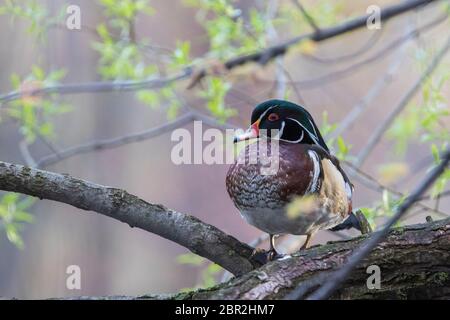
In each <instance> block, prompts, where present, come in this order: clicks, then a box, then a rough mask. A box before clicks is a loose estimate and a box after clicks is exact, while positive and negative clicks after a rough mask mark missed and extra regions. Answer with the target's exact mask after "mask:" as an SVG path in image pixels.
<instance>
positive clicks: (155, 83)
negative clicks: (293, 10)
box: [0, 0, 439, 106]
mask: <svg viewBox="0 0 450 320" xmlns="http://www.w3.org/2000/svg"><path fill="white" fill-rule="evenodd" d="M437 1H439V0H409V1H403V2H401V3H399V4H395V5H392V6H389V7H386V8H384V9H382V10H381V12H380V14H381V21H387V20H389V19H391V18H393V17H395V16H398V15H400V14H402V13H405V12H408V11H411V10H414V9H416V8H419V7H422V6H424V5H427V4H429V3H431V2H437ZM368 17H369V15H367V14H366V15H362V16H359V17H356V18H353V19H351V20H348V21H346V22H343V23H341V24H338V25H335V26H332V27H329V28H321V29H319V30H318V31H314V32H312V33H307V34H302V35H299V36H297V37H294V38H292V39H290V40H288V41H286V42H284V43H281V44H279V45H275V46H272V47H269V48H266V49H264V50H261V51H258V52H255V53H251V54H247V55H242V56H238V57H235V58H231V59H229V60H227V61H225V62H224V63H223V66H224V68H225V70H227V71H230V70H232V69H234V68H236V67H239V66H242V65H244V64H247V63H250V62H256V63H258V64H260V65H266V64H267V63H268V62H269V61H271V60H273V59H275V58H276V57H278V56H280V55H284V54H285V53H286V52H287V51H288V50H289V49H290V48H291V47H293V46H295V45H297V44H299V43H300V42H302V41H304V40H308V39H309V40H312V41H314V42H320V41H324V40H327V39H330V38H333V37H336V36H339V35H342V34H345V33H348V32H350V31H353V30H356V29H358V28H363V27H365V26H366V21H367V18H368ZM208 72H209V70H208V69H207V68H200V69H199V70H197V71H194V69H193V67H187V68H185V69H184V70H182V71H180V72H178V73H177V74H174V75H172V76H169V77H166V78H152V79H147V80H143V81H111V82H107V81H105V82H88V83H74V84H60V85H54V86H48V87H43V88H38V89H34V90H27V91H14V92H10V93H7V94H3V95H0V106H1V104H2V103H6V102H9V101H13V100H17V99H20V98H22V97H23V96H36V95H45V94H51V93H59V94H77V93H86V92H106V91H132V90H142V89H146V90H150V89H160V88H163V87H165V86H167V85H170V84H172V83H174V82H177V81H180V80H184V79H187V78H189V77H192V81H191V83H190V85H189V86H188V88H191V87H193V86H195V85H196V84H197V83H198V82H199V81H200V80H201V79H202V78H204V77H205V76H206V75H207V74H208Z"/></svg>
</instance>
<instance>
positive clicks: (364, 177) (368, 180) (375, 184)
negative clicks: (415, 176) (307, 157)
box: [342, 160, 449, 218]
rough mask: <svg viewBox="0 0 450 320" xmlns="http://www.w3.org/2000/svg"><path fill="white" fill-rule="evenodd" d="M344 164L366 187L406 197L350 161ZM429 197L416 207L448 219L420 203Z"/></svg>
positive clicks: (439, 212) (441, 213)
mask: <svg viewBox="0 0 450 320" xmlns="http://www.w3.org/2000/svg"><path fill="white" fill-rule="evenodd" d="M342 163H343V164H344V165H346V166H348V168H349V169H350V170H349V172H350V174H352V173H356V174H357V175H356V176H355V178H359V179H358V180H359V181H360V182H361V183H363V184H364V185H365V186H366V187H368V188H370V189H372V190H375V191H378V192H380V193H381V192H383V191H384V190H387V191H389V192H390V193H392V194H394V195H396V196H398V197H404V196H405V194H403V193H402V192H400V191H397V190H395V189H394V188H391V187H388V186H386V185H383V184H382V183H380V182H379V181H378V180H377V179H375V178H374V177H372V176H371V175H369V174H368V173H367V172H364V171H363V170H361V169H359V168H358V167H356V166H355V165H354V164H352V163H351V162H349V161H345V160H344V161H342ZM426 199H427V197H422V198H420V199H419V200H418V202H417V203H416V206H418V207H420V208H421V210H422V211H431V212H434V213H436V214H438V215H440V216H441V217H444V218H445V217H448V216H449V215H448V214H447V213H445V212H442V211H438V210H435V208H432V207H430V206H427V205H426V204H424V203H422V202H419V201H422V200H426Z"/></svg>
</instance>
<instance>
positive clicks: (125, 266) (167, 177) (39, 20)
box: [0, 0, 450, 298]
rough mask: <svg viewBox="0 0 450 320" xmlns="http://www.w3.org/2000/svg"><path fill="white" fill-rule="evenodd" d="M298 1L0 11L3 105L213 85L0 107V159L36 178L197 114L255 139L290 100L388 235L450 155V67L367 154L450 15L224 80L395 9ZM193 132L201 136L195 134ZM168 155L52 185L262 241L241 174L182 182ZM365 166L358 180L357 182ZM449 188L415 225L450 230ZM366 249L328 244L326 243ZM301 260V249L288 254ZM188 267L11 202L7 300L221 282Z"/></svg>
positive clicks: (106, 224)
mask: <svg viewBox="0 0 450 320" xmlns="http://www.w3.org/2000/svg"><path fill="white" fill-rule="evenodd" d="M300 2H301V3H300ZM300 2H299V1H295V0H294V1H292V0H268V1H262V0H241V1H225V0H219V1H207V0H185V1H181V0H180V1H178V0H169V1H163V0H151V1H141V0H135V1H132V0H124V1H112V0H99V1H88V0H85V1H82V0H79V1H76V0H71V1H69V2H68V1H63V0H48V1H44V0H40V1H11V0H0V30H1V32H0V38H1V43H2V44H1V45H0V66H1V72H0V96H1V95H4V94H7V93H9V92H12V91H14V90H21V89H22V90H23V89H29V88H39V87H41V86H48V85H53V84H55V83H85V82H91V81H101V80H118V81H126V80H136V81H141V80H144V79H147V78H153V77H166V76H170V75H172V74H176V73H179V72H181V71H183V70H185V69H184V68H185V67H187V66H194V68H195V67H203V66H209V68H210V70H214V71H215V72H214V74H213V75H208V76H206V77H205V78H204V79H202V80H201V81H199V82H198V83H194V86H193V88H190V89H188V88H187V87H188V86H189V84H192V77H186V78H185V79H183V80H180V81H175V82H172V83H170V84H169V85H167V86H165V87H164V88H161V89H158V90H134V91H117V92H94V93H92V92H86V93H81V94H67V95H58V94H52V95H47V96H43V97H21V98H19V99H16V100H14V101H1V99H0V160H2V161H7V162H12V163H21V164H30V163H31V164H32V162H33V160H35V161H39V159H42V158H43V157H46V156H48V155H51V154H54V153H55V152H58V150H64V149H66V148H68V147H72V146H77V145H80V144H85V143H89V142H92V141H99V140H103V139H111V138H115V137H121V136H124V135H127V134H130V133H135V132H140V131H144V130H147V129H150V128H153V127H156V126H159V125H161V124H163V123H166V122H167V121H172V120H173V119H176V118H177V117H179V116H180V115H183V114H184V113H185V112H186V110H191V111H192V110H195V112H200V113H202V114H204V115H208V116H210V117H211V118H214V119H216V120H217V125H218V126H228V125H230V127H231V125H234V126H237V127H242V128H244V127H247V126H248V124H249V119H250V114H251V111H252V109H253V107H254V106H255V105H256V104H257V103H258V102H261V101H263V100H266V99H269V98H277V97H278V98H286V99H288V100H292V101H294V102H297V103H300V104H303V105H304V106H306V108H307V109H308V110H309V111H310V112H311V113H312V115H313V116H314V118H315V119H316V121H317V122H318V124H319V127H321V128H322V132H323V133H325V134H326V136H327V139H328V142H329V143H330V145H332V146H333V150H334V152H335V153H336V154H338V155H339V157H340V158H341V159H342V160H343V161H345V162H348V165H346V166H345V170H348V171H349V172H351V176H352V182H353V183H354V184H355V189H356V190H355V194H354V207H356V208H359V207H362V208H363V212H364V213H365V214H366V215H367V216H368V217H369V219H370V220H371V222H372V223H374V224H376V225H377V226H379V225H381V224H382V222H383V217H385V216H388V215H389V214H390V213H391V212H392V209H393V208H394V207H395V206H396V205H398V203H399V201H401V199H403V197H402V196H401V195H400V197H399V194H398V192H401V193H403V194H407V192H408V191H409V190H410V189H411V188H412V187H413V186H414V185H415V184H416V183H417V182H418V181H420V179H421V178H422V177H423V176H424V174H425V173H426V172H427V170H428V169H429V168H430V167H431V166H432V164H433V157H434V158H436V157H438V156H437V155H438V152H439V150H443V148H444V147H445V146H446V145H448V141H450V139H449V135H450V133H449V129H448V128H450V120H449V116H448V115H449V105H448V101H449V99H450V85H449V83H450V82H449V76H450V55H449V54H446V55H445V56H444V58H443V59H442V61H440V64H439V66H438V67H437V69H436V70H435V71H434V72H433V74H432V76H431V77H429V78H428V79H427V80H426V81H423V82H421V85H420V87H419V90H418V92H417V93H416V94H414V95H413V99H411V101H408V104H407V106H406V107H405V108H404V109H403V110H401V112H400V113H399V115H398V116H397V117H395V119H392V120H393V122H392V123H389V125H388V128H387V130H384V131H383V132H382V136H381V137H380V139H379V141H378V140H377V141H376V143H375V144H374V145H373V147H371V148H370V149H367V150H365V148H366V146H367V145H368V141H370V139H371V137H373V134H374V132H376V130H377V128H378V127H379V125H381V124H382V123H383V122H384V121H385V120H386V117H388V116H389V114H390V112H392V111H393V110H394V109H395V108H396V107H397V106H398V105H399V103H401V101H402V99H403V98H404V96H405V95H406V94H407V93H408V91H409V90H411V88H412V87H413V86H414V84H415V83H416V82H417V81H418V79H420V77H421V74H422V73H423V72H424V70H425V69H426V67H427V66H428V65H429V64H430V63H431V62H432V60H433V59H434V57H435V55H436V53H437V52H438V51H439V50H440V49H441V47H442V46H443V45H444V44H445V43H446V42H447V41H449V39H450V32H449V30H450V28H449V27H450V23H449V21H448V20H449V19H448V16H449V14H450V13H449V12H450V11H449V10H448V6H447V5H448V1H436V2H435V3H432V4H430V5H428V6H427V7H426V8H422V9H420V10H415V11H411V12H409V13H406V14H403V15H400V16H398V17H395V18H393V19H391V20H389V21H387V22H383V23H382V24H381V28H380V29H374V30H369V29H368V28H361V29H360V30H357V31H354V32H351V33H349V34H344V35H340V36H338V37H335V38H332V39H329V40H327V41H324V42H321V43H314V42H312V41H303V42H301V43H300V44H299V45H296V46H295V47H293V48H291V50H289V51H288V52H287V54H285V55H282V56H280V57H278V58H276V59H275V60H274V61H273V62H271V63H269V64H267V65H266V66H260V65H258V64H248V65H245V66H242V67H238V68H236V69H235V70H232V71H231V72H229V73H226V74H225V73H223V72H221V71H222V70H221V67H220V63H219V62H220V61H224V60H226V59H229V58H232V57H236V56H239V55H241V54H245V53H251V52H254V51H258V50H261V49H264V48H267V47H268V46H270V45H275V44H278V43H281V42H282V41H285V40H288V39H290V38H292V37H294V36H297V35H301V34H304V33H308V32H312V31H314V25H317V26H319V27H329V26H333V25H336V24H338V23H340V22H343V21H345V20H347V19H349V18H351V17H356V16H360V15H364V14H366V9H367V8H368V7H369V6H371V5H376V6H379V7H385V6H389V5H392V4H394V3H397V1H392V0H383V1H381V0H380V1H374V0H368V1H365V0H361V1H349V0H339V1H334V0H333V1H332V0H315V1H312V0H308V1H307V0H304V1H303V0H301V1H300ZM68 5H78V6H79V7H80V9H81V22H82V26H81V30H69V29H68V28H67V27H66V17H67V16H68V14H67V13H66V8H67V7H68ZM302 8H303V9H305V10H306V11H307V12H308V14H307V15H305V13H304V11H302ZM307 16H309V17H310V18H312V20H313V21H314V23H312V24H311V22H310V21H309V22H308V19H307V18H306V17H307ZM424 26H425V27H424ZM3 97H4V96H3ZM212 125H213V124H212ZM184 127H185V128H188V129H192V123H190V124H185V125H184ZM204 127H207V126H206V125H204ZM173 145H174V142H171V140H170V131H169V132H166V133H164V134H161V135H158V136H157V137H154V138H152V139H147V140H144V141H141V142H139V143H132V144H124V145H123V146H120V147H118V148H113V149H107V150H100V151H93V152H88V153H84V154H79V155H76V156H73V157H70V158H67V159H64V160H61V161H57V162H56V161H55V162H54V163H52V164H49V165H48V166H46V169H48V170H51V171H55V172H61V173H69V174H70V175H72V176H75V177H79V178H82V179H86V180H89V181H93V182H96V183H100V184H103V185H109V186H114V187H119V188H122V189H125V190H127V191H128V192H130V193H132V194H135V195H137V196H139V197H141V198H143V199H145V200H147V201H150V202H153V203H161V204H164V205H165V206H167V207H169V208H171V209H174V210H177V211H180V212H183V213H189V214H192V215H195V216H196V217H199V218H200V219H202V220H203V221H205V222H207V223H210V224H212V225H215V226H217V227H218V228H220V229H221V230H223V231H225V232H226V233H229V234H231V235H233V236H235V237H236V238H238V239H240V240H241V241H245V242H251V241H252V240H253V239H255V238H256V237H258V236H260V235H261V233H260V232H259V231H258V230H257V229H255V228H253V227H252V226H250V225H248V224H247V223H246V222H245V221H244V220H242V219H241V217H240V215H239V214H238V212H237V210H236V209H235V208H234V206H233V204H232V202H231V200H230V199H229V197H228V194H227V193H226V190H225V174H226V171H227V168H228V165H180V166H176V165H174V164H173V163H172V162H171V160H170V153H171V148H172V147H173ZM366 152H368V153H367V154H365V153H366ZM435 160H436V159H435ZM355 166H356V167H360V168H361V169H360V170H362V172H355V171H353V170H351V168H352V167H355ZM449 178H450V174H449V172H448V170H447V172H446V174H445V175H444V176H443V177H442V178H441V179H440V180H439V182H438V184H437V186H436V187H435V188H434V189H433V191H432V194H431V195H430V197H429V198H427V199H424V200H423V201H422V204H423V205H422V206H416V207H415V209H414V210H413V211H412V212H410V214H409V215H408V218H407V219H406V220H404V221H402V224H410V223H414V222H424V221H425V216H427V215H430V216H432V217H433V218H435V219H439V218H442V217H443V216H444V215H446V214H450V207H449V204H450V202H449V199H448V197H446V196H448V192H447V191H446V189H445V185H446V182H447V180H449ZM11 208H13V209H11ZM355 234H356V233H355V232H352V231H350V232H342V233H339V234H334V233H331V232H328V231H323V232H320V233H319V234H318V236H317V237H315V239H314V244H318V243H324V242H326V241H329V240H336V239H340V238H341V237H343V236H344V237H345V236H352V235H355ZM300 244H301V242H296V241H294V242H293V241H291V240H289V241H287V242H285V243H284V250H294V249H295V248H296V246H297V247H298V246H299V245H300ZM262 246H264V244H262ZM186 254H187V250H186V249H185V248H182V247H180V246H178V245H176V244H174V243H172V242H170V241H167V240H165V239H163V238H160V237H158V236H156V235H153V234H150V233H148V232H144V231H142V230H139V229H130V228H129V226H127V225H125V224H122V223H119V222H118V221H115V220H112V219H110V218H107V217H104V216H101V215H98V214H95V213H88V212H81V211H80V210H78V209H75V208H73V207H70V206H67V205H63V204H60V203H56V202H50V201H32V200H29V199H27V198H24V197H22V196H16V195H13V194H6V193H0V296H5V297H18V298H46V297H65V296H80V295H113V294H128V295H138V294H145V293H152V292H159V293H164V292H175V291H178V290H180V289H182V288H188V287H195V286H197V285H201V286H207V285H211V284H212V283H213V282H214V281H217V280H219V279H220V277H221V272H220V270H219V269H218V268H216V267H211V266H209V265H208V263H207V262H205V261H203V260H202V259H197V258H195V257H193V256H192V255H189V254H188V255H186ZM73 264H75V265H79V266H80V267H81V272H82V289H81V290H72V291H71V290H67V289H66V278H67V274H66V268H67V266H69V265H73ZM205 270H206V271H205Z"/></svg>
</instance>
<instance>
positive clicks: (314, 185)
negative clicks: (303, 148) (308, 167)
mask: <svg viewBox="0 0 450 320" xmlns="http://www.w3.org/2000/svg"><path fill="white" fill-rule="evenodd" d="M308 154H309V157H310V158H311V160H312V161H313V164H314V172H313V177H312V179H311V182H310V183H309V186H308V189H307V190H306V193H313V192H315V191H317V184H318V182H319V175H320V162H319V161H320V160H319V156H318V155H317V153H316V152H314V151H312V150H308Z"/></svg>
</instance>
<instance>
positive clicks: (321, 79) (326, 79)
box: [263, 14, 448, 89]
mask: <svg viewBox="0 0 450 320" xmlns="http://www.w3.org/2000/svg"><path fill="white" fill-rule="evenodd" d="M447 19H448V14H443V15H441V16H440V17H439V18H437V19H436V20H433V21H431V22H430V23H428V24H426V25H424V26H422V27H419V28H417V29H414V30H412V31H411V32H409V33H407V34H405V35H402V36H400V37H398V38H397V39H394V40H393V41H391V42H390V43H389V44H387V45H386V46H385V47H384V48H382V49H380V50H378V51H377V52H375V53H373V54H372V55H371V56H369V57H367V58H365V59H364V60H361V61H358V62H356V63H354V64H352V65H350V66H347V67H345V68H342V69H340V70H337V71H333V72H331V73H328V74H325V75H322V76H318V77H316V78H312V79H307V80H298V81H295V82H294V84H296V85H298V86H301V87H302V88H303V89H308V88H314V87H317V86H323V85H324V84H325V83H327V84H329V83H332V82H334V81H337V80H340V79H342V78H345V77H348V76H351V75H353V74H354V73H355V72H356V71H357V70H360V69H361V68H362V67H366V66H369V65H371V64H372V63H374V62H376V61H378V60H381V59H382V58H384V57H385V56H386V55H388V54H389V53H391V52H393V51H394V49H396V48H398V47H399V46H401V45H402V44H403V43H404V42H406V41H409V40H411V39H414V38H415V37H417V36H418V35H419V34H421V33H423V32H425V31H428V30H430V29H432V28H434V27H436V26H437V25H439V24H441V23H442V22H444V21H445V20H447ZM263 81H264V80H263Z"/></svg>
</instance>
